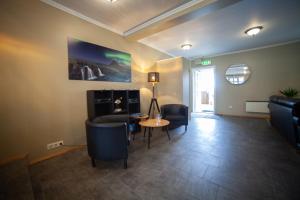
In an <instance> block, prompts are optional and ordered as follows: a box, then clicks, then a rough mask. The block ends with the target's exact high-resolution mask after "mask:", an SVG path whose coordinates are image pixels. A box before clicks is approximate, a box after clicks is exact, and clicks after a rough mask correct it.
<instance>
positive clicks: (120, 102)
mask: <svg viewBox="0 0 300 200" xmlns="http://www.w3.org/2000/svg"><path fill="white" fill-rule="evenodd" d="M87 107H88V117H89V119H90V120H92V119H94V118H95V117H98V116H102V115H112V114H133V113H139V112H140V107H141V106H140V91H139V90H88V91H87Z"/></svg>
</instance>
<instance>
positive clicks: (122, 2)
mask: <svg viewBox="0 0 300 200" xmlns="http://www.w3.org/2000/svg"><path fill="white" fill-rule="evenodd" d="M52 1H54V2H56V3H59V4H61V5H62V6H65V7H67V8H69V9H72V10H74V11H76V12H78V13H80V14H83V15H85V16H87V17H89V18H92V19H94V20H97V21H98V22H100V23H103V24H105V25H106V26H109V27H111V28H112V29H114V30H116V31H117V32H121V33H123V32H125V31H127V30H129V29H131V28H133V27H134V26H136V25H139V24H141V23H143V22H145V21H147V20H149V19H151V18H153V17H156V16H158V15H160V14H162V13H164V12H166V11H168V10H171V9H174V8H176V7H178V6H180V5H182V4H184V3H187V2H189V1H191V0H118V1H116V2H114V3H111V2H109V1H107V0H52Z"/></svg>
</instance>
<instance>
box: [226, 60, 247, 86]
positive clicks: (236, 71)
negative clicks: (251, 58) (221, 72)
mask: <svg viewBox="0 0 300 200" xmlns="http://www.w3.org/2000/svg"><path fill="white" fill-rule="evenodd" d="M250 74H251V71H250V69H249V67H248V66H247V65H245V64H238V65H231V66H230V67H228V68H227V70H226V72H225V78H226V80H227V81H228V82H229V83H231V84H233V85H241V84H244V83H245V82H246V81H247V80H248V79H249V77H250Z"/></svg>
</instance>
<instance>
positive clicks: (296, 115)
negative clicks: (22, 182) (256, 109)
mask: <svg viewBox="0 0 300 200" xmlns="http://www.w3.org/2000/svg"><path fill="white" fill-rule="evenodd" d="M269 109H270V114H271V125H272V126H274V127H275V128H276V129H277V130H278V131H279V132H280V134H281V135H282V136H284V137H285V138H286V139H287V141H288V142H289V143H290V144H292V145H293V146H294V147H296V148H298V149H299V148H300V99H294V98H286V97H282V96H271V97H270V99H269Z"/></svg>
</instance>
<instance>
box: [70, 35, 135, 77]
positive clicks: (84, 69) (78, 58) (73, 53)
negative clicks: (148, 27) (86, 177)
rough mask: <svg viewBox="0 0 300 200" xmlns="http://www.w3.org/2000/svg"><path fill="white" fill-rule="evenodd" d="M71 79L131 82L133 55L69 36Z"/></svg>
mask: <svg viewBox="0 0 300 200" xmlns="http://www.w3.org/2000/svg"><path fill="white" fill-rule="evenodd" d="M68 59H69V79H70V80H88V81H111V82H131V55H130V54H128V53H125V52H122V51H117V50H114V49H110V48H107V47H102V46H99V45H96V44H92V43H88V42H83V41H80V40H77V39H73V38H68Z"/></svg>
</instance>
